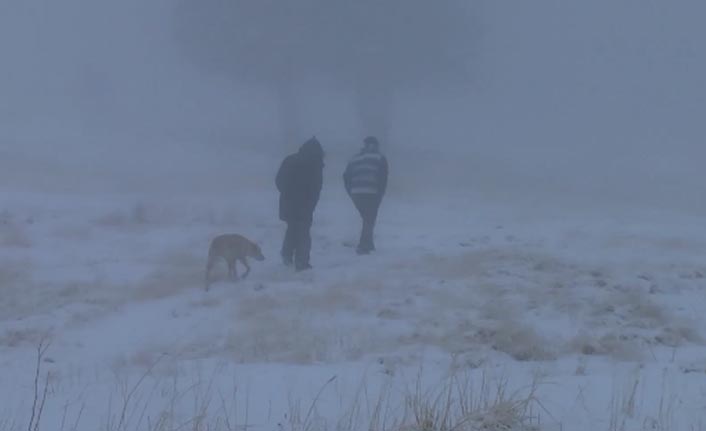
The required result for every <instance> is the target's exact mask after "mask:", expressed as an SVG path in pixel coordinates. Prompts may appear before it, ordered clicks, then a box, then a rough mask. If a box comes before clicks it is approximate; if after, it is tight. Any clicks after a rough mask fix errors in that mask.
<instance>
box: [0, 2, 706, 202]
mask: <svg viewBox="0 0 706 431" xmlns="http://www.w3.org/2000/svg"><path fill="white" fill-rule="evenodd" d="M280 3H281V4H280ZM349 3H350V4H349ZM323 5H325V7H323ZM372 5H376V6H375V7H373V6H372ZM401 8H403V9H404V11H401V10H400V9H401ZM432 9H433V10H432ZM703 16H706V4H704V3H703V2H701V1H698V0H693V1H692V0H675V1H671V2H665V1H659V0H594V1H591V2H586V1H583V2H581V1H559V0H536V1H532V2H527V1H519V0H515V1H505V2H499V1H491V0H482V1H467V2H464V1H460V0H459V1H452V0H448V1H444V2H422V1H406V2H403V1H389V2H371V1H361V2H340V3H335V2H323V1H314V0H307V1H302V2H301V3H300V4H299V5H298V6H297V7H294V6H293V5H290V4H288V3H287V4H285V2H276V1H274V0H271V1H266V2H258V3H257V4H255V3H254V2H247V1H236V0H232V1H227V0H204V1H196V0H180V1H172V0H151V1H141V0H121V1H106V0H103V1H100V0H98V1H97V0H67V1H62V2H57V1H50V0H32V1H27V0H1V1H0V61H1V62H2V63H1V67H0V188H2V189H4V190H10V189H11V190H16V191H17V190H19V191H23V190H45V191H52V192H58V191H65V192H76V193H83V192H86V193H87V192H89V191H90V192H99V193H102V192H106V193H108V192H122V191H134V190H141V191H144V190H153V191H155V192H165V191H173V192H177V191H182V190H189V191H203V190H212V191H216V192H218V193H225V192H227V191H228V190H229V189H231V188H233V189H237V188H238V187H254V186H258V187H262V190H263V191H268V190H270V188H271V186H270V185H271V183H272V178H271V176H272V174H273V172H274V171H275V170H276V168H277V165H278V163H279V159H280V158H281V157H284V156H285V155H286V154H287V153H290V152H292V151H295V150H296V148H297V147H298V146H299V145H300V144H301V142H303V140H305V139H307V138H308V137H310V136H311V135H316V136H317V137H319V139H320V140H321V141H322V144H323V145H324V147H325V149H326V151H327V180H328V181H329V184H330V182H331V181H338V180H339V177H340V172H339V170H340V167H341V165H342V163H343V162H344V161H345V158H346V157H348V156H349V155H351V154H352V153H354V152H355V151H356V149H357V148H358V146H359V143H360V141H361V139H362V138H363V137H364V136H366V135H368V134H376V135H378V136H381V138H382V141H383V147H384V150H385V151H386V152H387V153H388V156H389V159H390V165H391V191H395V192H397V193H398V194H399V195H400V196H406V197H409V198H414V197H416V198H420V199H423V198H424V197H425V196H436V197H445V196H449V197H450V196H458V195H464V194H465V195H467V196H469V197H473V198H487V199H495V200H501V201H502V200H506V201H517V202H528V203H533V204H534V203H537V202H540V203H542V204H546V205H550V204H554V205H559V206H561V205H567V206H568V205H569V204H571V205H574V204H576V203H577V202H578V203H582V204H583V205H589V206H590V205H596V206H602V207H604V208H611V207H612V206H613V205H618V204H620V205H622V206H626V205H627V206H634V207H636V208H637V207H652V208H674V209H678V210H684V211H703V210H704V208H706V200H705V199H704V193H703V191H702V183H703V181H702V178H703V174H702V168H701V165H702V163H703V159H704V156H706V149H704V145H703V144H704V140H705V139H704V138H705V137H706V126H705V125H704V120H703V117H704V113H706V78H705V77H706V46H704V44H703V40H706V29H705V28H704V26H703V24H702V18H703ZM288 54H289V55H288ZM238 184H240V185H238ZM336 186H338V184H336ZM331 187H334V186H333V185H331ZM272 192H273V193H274V191H272Z"/></svg>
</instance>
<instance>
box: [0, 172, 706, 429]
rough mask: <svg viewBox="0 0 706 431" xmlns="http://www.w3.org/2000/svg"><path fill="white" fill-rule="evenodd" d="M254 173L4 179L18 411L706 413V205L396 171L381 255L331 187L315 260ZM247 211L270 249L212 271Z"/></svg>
mask: <svg viewBox="0 0 706 431" xmlns="http://www.w3.org/2000/svg"><path fill="white" fill-rule="evenodd" d="M256 191H260V190H259V189H257V190H255V191H253V192H252V193H243V192H242V191H239V192H237V193H235V192H234V193H233V194H232V195H230V196H228V195H220V197H218V198H215V197H214V196H206V195H204V196H195V195H188V194H182V195H174V196H169V195H164V196H162V197H160V198H154V197H153V196H154V195H152V197H149V198H148V197H146V196H147V195H144V196H140V195H117V194H116V195H114V196H113V195H101V196H98V195H85V194H83V195H82V194H76V195H70V194H65V193H64V194H62V193H26V192H22V193H19V192H12V191H10V190H5V191H3V195H4V199H3V204H2V205H3V207H2V208H0V211H1V213H0V283H1V287H0V289H1V290H0V292H1V297H2V299H1V300H0V370H2V372H1V373H0V430H2V431H5V430H15V429H18V430H19V429H26V428H27V426H28V424H29V423H30V421H31V420H32V419H31V418H32V412H33V401H34V400H35V393H36V394H37V398H38V406H37V407H36V408H35V409H34V411H35V412H39V411H40V410H42V409H40V408H39V406H41V405H42V399H43V397H44V395H43V394H44V388H45V387H46V390H47V392H46V400H45V403H44V408H43V410H42V415H41V417H40V418H38V419H37V417H36V415H35V419H34V421H35V422H37V421H38V422H39V429H43V430H72V429H77V430H103V429H105V430H122V429H124V430H137V429H140V430H141V429H169V430H176V429H198V430H205V429H209V430H215V429H223V430H226V429H227V430H231V429H250V428H251V429H255V430H290V429H291V430H332V429H340V430H352V429H400V427H404V428H405V429H423V428H425V427H426V429H441V426H439V424H440V423H441V422H443V419H442V417H443V415H444V412H445V411H446V407H447V406H448V407H449V409H448V410H449V411H450V412H451V413H450V414H449V419H448V423H447V428H454V427H455V429H481V428H482V427H483V426H485V428H484V429H541V430H560V429H561V430H643V429H650V430H651V429H659V430H699V429H704V426H706V342H705V341H704V335H705V330H706V317H705V316H704V313H703V310H704V309H705V308H706V298H705V297H704V293H703V292H704V288H706V261H704V256H706V230H704V229H703V226H702V221H701V220H699V219H697V218H695V217H693V218H692V217H689V216H684V215H682V216H680V215H675V214H668V213H660V212H645V211H633V212H628V211H621V212H620V213H611V212H609V211H606V210H603V211H598V210H597V211H595V212H594V213H588V212H585V211H584V212H562V211H558V210H546V211H543V210H541V209H539V208H535V209H534V210H533V211H528V210H527V207H526V205H525V207H524V208H521V207H520V206H519V205H516V206H513V205H510V204H508V205H502V206H501V205H492V204H490V203H483V202H479V201H477V200H475V199H470V198H461V197H456V198H453V199H452V198H431V197H430V196H429V195H428V194H427V195H425V196H419V197H410V196H411V195H409V194H407V195H405V197H404V198H401V197H398V196H395V194H394V193H391V194H390V196H389V198H388V200H387V201H386V202H385V203H384V207H383V209H382V211H381V216H380V220H379V227H378V230H377V245H378V248H379V250H378V252H377V253H376V254H374V255H371V256H365V257H359V256H356V255H355V253H354V252H353V249H352V248H351V245H352V244H354V243H355V240H356V237H357V234H358V227H359V225H358V223H359V222H358V218H357V214H355V212H354V210H353V207H352V205H351V204H350V203H349V202H347V201H346V200H345V196H342V192H341V191H340V188H337V187H336V186H335V185H327V188H326V190H325V192H324V195H323V197H322V201H321V204H320V206H319V208H318V210H317V216H316V223H315V227H314V230H313V241H314V248H313V257H312V264H313V265H314V270H313V271H311V272H307V273H301V274H296V273H294V272H292V271H291V270H290V269H289V268H285V267H283V266H282V265H281V264H280V261H279V259H278V250H279V245H280V240H281V237H282V233H283V226H282V224H281V223H280V222H279V221H278V220H277V219H276V195H275V194H274V193H273V191H272V190H271V189H268V188H262V190H261V192H256ZM523 205H524V204H523ZM225 232H237V233H241V234H243V235H246V236H248V237H249V238H251V239H253V240H255V241H257V242H258V243H260V244H261V246H262V249H263V252H264V254H265V255H266V257H267V260H266V261H264V262H262V263H259V262H255V263H254V264H253V269H252V273H251V275H250V277H249V278H248V279H247V280H245V281H241V282H238V283H230V282H219V283H217V284H215V285H214V286H213V288H212V289H211V290H210V291H209V292H206V291H205V290H204V288H203V278H204V273H203V272H204V265H205V254H206V249H207V247H208V242H209V240H210V239H211V238H212V237H213V236H214V235H216V234H220V233H225ZM220 271H221V274H224V268H220ZM40 345H41V346H43V347H45V348H46V350H45V351H44V352H43V354H42V355H41V361H40V367H39V368H40V370H39V379H38V381H37V383H36V385H37V386H36V391H35V376H36V373H37V357H38V351H37V350H38V347H39V346H40ZM47 378H48V385H47V386H45V382H46V381H47ZM523 401H526V403H524V402H523ZM471 411H472V412H474V413H475V414H473V415H471V414H470V413H469V412H471ZM432 413H437V414H438V416H434V415H433V414H432ZM434 423H436V425H437V427H436V428H435V427H434V426H432V425H433V424H434ZM506 425H507V426H506ZM503 426H505V427H503ZM407 427H409V428H407ZM474 427H475V428H474Z"/></svg>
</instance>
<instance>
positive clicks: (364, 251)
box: [355, 248, 371, 256]
mask: <svg viewBox="0 0 706 431" xmlns="http://www.w3.org/2000/svg"><path fill="white" fill-rule="evenodd" d="M370 251H371V250H368V249H367V248H357V249H356V250H355V252H356V253H357V254H358V255H359V256H362V255H365V254H370Z"/></svg>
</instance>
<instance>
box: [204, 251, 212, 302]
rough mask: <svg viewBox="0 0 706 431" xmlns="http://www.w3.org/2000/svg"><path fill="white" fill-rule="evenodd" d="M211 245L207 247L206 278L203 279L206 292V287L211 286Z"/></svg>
mask: <svg viewBox="0 0 706 431" xmlns="http://www.w3.org/2000/svg"><path fill="white" fill-rule="evenodd" d="M213 261H214V256H213V247H209V249H208V260H207V261H206V279H205V280H204V284H205V289H206V291H207V292H208V288H209V287H211V269H212V268H213Z"/></svg>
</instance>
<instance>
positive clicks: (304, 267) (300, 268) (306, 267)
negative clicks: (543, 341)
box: [297, 263, 312, 272]
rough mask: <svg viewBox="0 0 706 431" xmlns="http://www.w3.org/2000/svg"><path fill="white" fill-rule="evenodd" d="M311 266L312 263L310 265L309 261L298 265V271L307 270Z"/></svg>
mask: <svg viewBox="0 0 706 431" xmlns="http://www.w3.org/2000/svg"><path fill="white" fill-rule="evenodd" d="M311 268H312V267H311V265H309V264H308V263H307V264H306V265H297V272H301V271H306V270H308V269H311Z"/></svg>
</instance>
